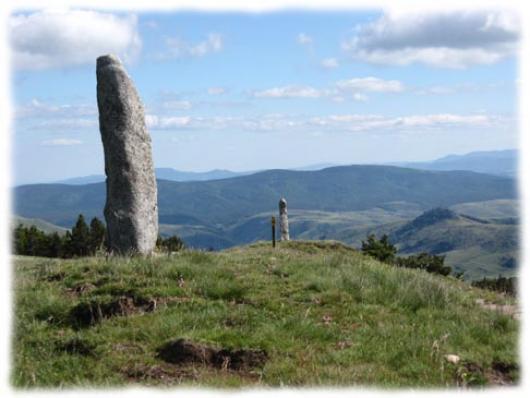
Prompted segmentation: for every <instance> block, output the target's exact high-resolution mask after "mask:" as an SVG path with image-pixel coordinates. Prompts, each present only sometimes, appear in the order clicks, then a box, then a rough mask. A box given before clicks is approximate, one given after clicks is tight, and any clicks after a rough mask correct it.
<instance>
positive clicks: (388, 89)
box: [336, 77, 405, 93]
mask: <svg viewBox="0 0 530 398" xmlns="http://www.w3.org/2000/svg"><path fill="white" fill-rule="evenodd" d="M336 85H337V87H338V88H339V90H344V91H355V92H359V91H373V92H379V93H399V92H401V91H403V90H404V89H405V86H404V85H403V83H401V82H400V81H398V80H383V79H379V78H377V77H362V78H355V79H350V80H341V81H338V82H337V83H336Z"/></svg>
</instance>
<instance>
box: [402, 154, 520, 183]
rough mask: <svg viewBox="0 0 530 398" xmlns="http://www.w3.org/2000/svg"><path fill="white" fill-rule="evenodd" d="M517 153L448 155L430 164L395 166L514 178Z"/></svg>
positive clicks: (416, 163) (415, 163)
mask: <svg viewBox="0 0 530 398" xmlns="http://www.w3.org/2000/svg"><path fill="white" fill-rule="evenodd" d="M517 162H518V151H517V150H516V149H507V150H503V151H481V152H471V153H468V154H465V155H448V156H444V157H442V158H440V159H436V160H433V161H431V162H401V163H393V165H395V166H402V167H411V168H415V169H424V170H468V171H474V172H477V173H486V174H494V175H501V176H507V177H516V175H517Z"/></svg>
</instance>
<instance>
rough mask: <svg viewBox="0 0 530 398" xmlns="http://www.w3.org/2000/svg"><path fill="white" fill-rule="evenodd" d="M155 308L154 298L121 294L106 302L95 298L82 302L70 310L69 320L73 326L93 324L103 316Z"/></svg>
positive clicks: (120, 314)
mask: <svg viewBox="0 0 530 398" xmlns="http://www.w3.org/2000/svg"><path fill="white" fill-rule="evenodd" d="M155 308H156V300H154V299H149V300H147V299H142V298H137V297H129V296H121V297H119V298H117V299H115V300H112V301H108V302H99V301H97V300H92V301H87V302H82V303H79V304H78V305H76V306H75V307H74V308H72V309H71V310H70V314H69V320H70V324H71V325H72V327H74V328H83V327H88V326H92V325H95V324H96V323H99V322H101V321H102V320H103V319H105V318H111V317H113V316H127V315H131V314H136V313H144V312H152V311H154V310H155Z"/></svg>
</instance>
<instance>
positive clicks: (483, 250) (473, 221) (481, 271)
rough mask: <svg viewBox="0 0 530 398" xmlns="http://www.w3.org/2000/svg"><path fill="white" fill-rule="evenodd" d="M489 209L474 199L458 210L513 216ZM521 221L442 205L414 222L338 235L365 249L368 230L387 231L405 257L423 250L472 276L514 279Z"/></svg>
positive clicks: (466, 277)
mask: <svg viewBox="0 0 530 398" xmlns="http://www.w3.org/2000/svg"><path fill="white" fill-rule="evenodd" d="M512 204H513V203H512ZM507 206H508V205H507V204H506V203H505V206H504V207H505V208H506V209H509V207H507ZM488 207H489V206H484V207H481V206H479V204H478V203H473V204H465V205H462V206H455V207H453V208H454V209H461V210H468V209H474V210H475V211H476V213H479V214H485V215H486V214H488V213H489V214H493V215H501V214H510V212H508V211H506V212H489V211H487V208H488ZM484 208H486V210H483V209H484ZM481 209H482V210H481ZM516 220H517V219H514V218H510V217H502V218H495V217H494V218H491V219H487V218H486V219H480V218H476V217H472V216H468V215H466V214H459V213H456V212H455V211H453V210H449V209H443V208H439V209H432V210H429V211H426V212H424V213H423V214H421V215H419V216H418V217H416V218H414V219H412V220H407V221H396V222H392V223H388V224H384V225H377V226H367V227H364V228H360V229H352V228H350V229H344V230H343V231H341V235H339V236H338V237H336V239H340V240H342V241H344V242H348V243H350V244H352V245H354V246H355V247H360V246H361V242H362V240H364V239H366V236H367V235H368V234H372V233H373V234H375V235H376V236H379V237H380V236H382V235H383V234H387V235H388V236H389V238H390V241H391V242H392V244H394V245H396V247H397V248H398V250H399V254H400V255H408V254H414V253H420V252H427V253H431V254H437V255H444V256H445V263H446V264H447V265H449V266H451V267H452V268H453V270H454V271H456V272H464V277H465V279H467V280H474V279H481V278H483V277H496V276H498V275H503V276H507V277H508V276H515V275H516V274H517V272H518V268H517V263H518V257H519V253H518V252H519V231H518V224H517V222H516Z"/></svg>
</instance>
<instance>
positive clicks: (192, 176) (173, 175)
mask: <svg viewBox="0 0 530 398" xmlns="http://www.w3.org/2000/svg"><path fill="white" fill-rule="evenodd" d="M252 173H255V171H242V172H237V171H230V170H220V169H214V170H210V171H204V172H195V171H179V170H175V169H172V168H169V167H161V168H156V169H155V174H156V178H157V179H159V180H170V181H179V182H184V181H210V180H221V179H223V178H231V177H237V176H242V175H248V174H252ZM103 181H105V176H104V175H103V174H93V175H89V176H85V177H74V178H68V179H65V180H59V181H55V182H53V183H54V184H68V185H84V184H94V183H97V182H103Z"/></svg>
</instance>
